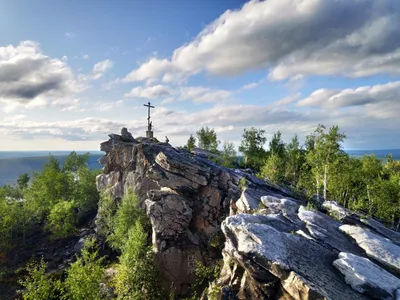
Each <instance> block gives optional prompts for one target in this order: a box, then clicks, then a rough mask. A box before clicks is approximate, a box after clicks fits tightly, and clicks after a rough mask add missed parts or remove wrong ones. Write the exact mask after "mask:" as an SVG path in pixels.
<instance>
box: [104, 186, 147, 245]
mask: <svg viewBox="0 0 400 300" xmlns="http://www.w3.org/2000/svg"><path fill="white" fill-rule="evenodd" d="M137 220H138V221H139V222H140V224H141V225H142V227H143V229H144V231H145V232H148V231H149V230H150V224H149V221H148V218H147V216H146V214H145V212H144V211H143V210H141V209H140V208H139V201H138V197H137V195H136V194H135V193H134V192H132V191H129V192H128V193H127V194H126V195H125V196H124V197H123V198H122V200H121V204H120V205H119V206H118V208H117V212H116V214H115V216H114V220H113V224H112V229H113V230H112V231H113V232H112V233H111V234H110V235H109V236H108V238H107V240H108V241H109V242H110V244H111V246H112V247H113V248H115V249H122V247H123V246H124V245H125V243H126V241H127V239H128V231H129V229H130V228H131V227H132V226H134V225H135V222H136V221H137Z"/></svg>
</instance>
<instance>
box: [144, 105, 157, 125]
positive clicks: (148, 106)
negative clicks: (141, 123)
mask: <svg viewBox="0 0 400 300" xmlns="http://www.w3.org/2000/svg"><path fill="white" fill-rule="evenodd" d="M143 106H146V107H147V108H148V113H147V127H148V128H150V108H155V107H154V106H151V103H150V102H149V103H147V104H143ZM149 130H150V129H149Z"/></svg>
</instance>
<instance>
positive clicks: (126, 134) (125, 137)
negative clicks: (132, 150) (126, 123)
mask: <svg viewBox="0 0 400 300" xmlns="http://www.w3.org/2000/svg"><path fill="white" fill-rule="evenodd" d="M121 139H122V140H123V141H125V142H136V140H135V139H134V138H133V136H132V134H131V133H130V132H129V131H128V129H126V128H125V127H124V128H122V129H121Z"/></svg>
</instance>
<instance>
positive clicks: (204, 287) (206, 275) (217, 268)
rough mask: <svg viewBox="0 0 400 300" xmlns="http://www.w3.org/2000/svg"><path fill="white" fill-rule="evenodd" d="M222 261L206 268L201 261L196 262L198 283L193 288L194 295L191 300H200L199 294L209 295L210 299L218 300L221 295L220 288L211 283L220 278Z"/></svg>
mask: <svg viewBox="0 0 400 300" xmlns="http://www.w3.org/2000/svg"><path fill="white" fill-rule="evenodd" d="M221 265H222V260H220V261H218V262H216V263H214V264H212V265H210V266H206V265H204V264H202V263H201V262H200V261H196V271H195V274H196V282H195V284H194V286H193V290H194V293H193V295H192V297H191V298H190V300H195V299H199V298H200V297H198V296H197V295H198V292H200V294H205V293H206V294H207V296H208V298H209V299H212V300H214V299H215V300H216V299H218V296H219V295H220V288H219V287H218V286H216V285H215V284H211V285H209V286H208V284H209V283H211V282H213V281H214V280H216V279H217V278H218V277H219V274H220V272H221Z"/></svg>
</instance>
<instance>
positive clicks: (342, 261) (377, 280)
mask: <svg viewBox="0 0 400 300" xmlns="http://www.w3.org/2000/svg"><path fill="white" fill-rule="evenodd" d="M333 265H334V266H335V267H336V268H337V269H338V270H339V271H340V272H341V273H342V274H343V276H344V278H345V281H346V283H347V284H349V285H350V286H351V287H352V288H353V289H354V290H356V291H358V292H360V293H362V294H365V295H368V296H370V297H372V298H375V299H396V298H395V297H396V293H398V292H400V279H399V278H397V277H396V276H394V275H392V274H390V273H389V272H387V271H385V270H384V269H382V268H381V267H379V266H377V265H376V264H374V263H373V262H371V261H370V260H369V259H368V258H365V257H360V256H357V255H354V254H351V253H344V252H342V253H340V254H339V259H337V260H335V261H334V262H333Z"/></svg>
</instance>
